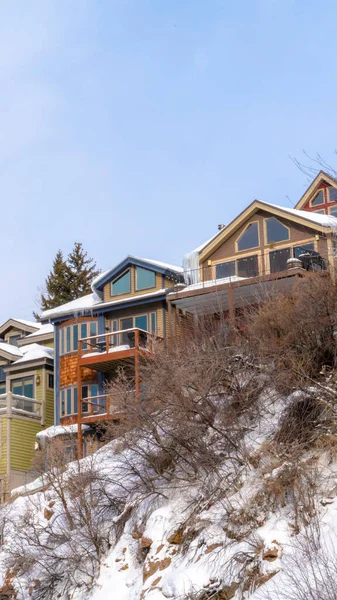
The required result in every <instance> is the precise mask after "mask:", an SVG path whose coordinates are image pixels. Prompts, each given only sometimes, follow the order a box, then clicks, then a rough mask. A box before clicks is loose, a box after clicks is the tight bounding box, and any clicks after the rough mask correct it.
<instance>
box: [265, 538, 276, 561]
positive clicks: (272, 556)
mask: <svg viewBox="0 0 337 600" xmlns="http://www.w3.org/2000/svg"><path fill="white" fill-rule="evenodd" d="M272 544H273V546H270V547H269V548H267V549H266V550H264V551H263V553H262V558H263V560H267V561H269V562H272V561H274V560H276V559H277V557H278V556H279V544H278V542H277V541H276V540H273V541H272Z"/></svg>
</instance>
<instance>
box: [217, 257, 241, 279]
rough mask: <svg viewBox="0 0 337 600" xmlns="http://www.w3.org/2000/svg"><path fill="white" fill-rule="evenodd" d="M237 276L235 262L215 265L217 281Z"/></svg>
mask: <svg viewBox="0 0 337 600" xmlns="http://www.w3.org/2000/svg"><path fill="white" fill-rule="evenodd" d="M235 275H236V272H235V260H230V261H228V262H223V263H220V264H218V265H215V278H216V279H226V278H227V277H234V276H235Z"/></svg>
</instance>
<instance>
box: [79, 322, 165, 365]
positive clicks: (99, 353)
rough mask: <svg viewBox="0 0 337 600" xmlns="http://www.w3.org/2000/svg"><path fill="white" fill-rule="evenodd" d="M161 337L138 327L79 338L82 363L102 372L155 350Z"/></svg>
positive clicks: (80, 360) (80, 363)
mask: <svg viewBox="0 0 337 600" xmlns="http://www.w3.org/2000/svg"><path fill="white" fill-rule="evenodd" d="M160 341H161V338H160V337H159V336H157V335H155V334H152V333H149V332H148V331H145V330H143V329H139V328H137V327H134V328H132V329H123V330H120V331H110V332H108V333H103V334H100V335H94V336H90V337H87V338H82V339H81V340H79V342H78V357H79V359H78V364H79V366H81V367H89V368H90V369H95V370H97V371H101V372H111V371H113V370H114V369H115V368H117V367H118V366H121V365H123V366H125V365H127V364H128V363H130V364H131V363H134V361H135V360H137V359H138V358H139V357H140V356H148V355H149V354H152V353H153V352H154V350H155V347H156V345H157V344H158V343H160Z"/></svg>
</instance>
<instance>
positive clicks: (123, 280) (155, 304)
mask: <svg viewBox="0 0 337 600" xmlns="http://www.w3.org/2000/svg"><path fill="white" fill-rule="evenodd" d="M182 271H183V269H182V267H176V266H172V265H168V264H166V263H161V262H158V261H153V260H148V259H141V258H137V257H134V256H127V257H126V258H125V259H124V260H123V261H122V262H120V263H119V264H118V265H116V266H115V267H113V268H112V269H109V270H108V271H106V272H105V273H102V274H100V275H99V276H98V277H97V278H96V279H95V281H94V282H93V285H92V294H89V295H87V296H85V297H82V298H79V299H78V300H74V301H72V302H69V303H67V304H64V305H63V306H60V307H57V308H56V309H52V310H48V311H45V312H44V313H43V315H42V321H43V322H44V323H47V322H52V323H53V324H54V327H55V378H56V385H55V425H60V424H61V425H63V426H65V427H67V426H68V425H74V424H77V425H78V436H79V446H78V452H79V455H80V456H81V455H82V453H83V444H82V426H83V425H88V424H91V426H92V429H93V431H94V430H95V427H96V426H97V424H98V423H99V422H102V421H103V422H104V421H106V420H109V419H113V418H115V415H114V411H113V406H111V405H110V398H109V396H108V395H107V394H106V385H107V383H108V382H109V381H111V379H113V377H114V376H115V375H116V373H117V370H118V367H120V366H122V367H124V369H126V370H127V372H128V373H129V374H130V377H132V378H133V379H135V385H136V392H137V393H139V385H140V379H139V363H140V361H141V359H142V356H143V355H144V353H148V352H153V351H154V350H155V346H156V344H160V343H164V342H165V340H166V338H167V332H168V329H169V322H168V319H169V314H168V305H167V294H168V292H169V291H170V290H172V289H173V286H174V285H176V284H177V283H179V282H182V281H183V273H182ZM65 431H67V430H66V429H65ZM86 432H88V430H86ZM84 453H85V444H84Z"/></svg>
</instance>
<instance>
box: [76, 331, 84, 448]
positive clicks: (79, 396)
mask: <svg viewBox="0 0 337 600" xmlns="http://www.w3.org/2000/svg"><path fill="white" fill-rule="evenodd" d="M81 356H82V341H81V340H80V341H79V342H78V350H77V456H78V458H79V459H80V458H83V434H82V422H81V421H82V372H81V365H80V358H81Z"/></svg>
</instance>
